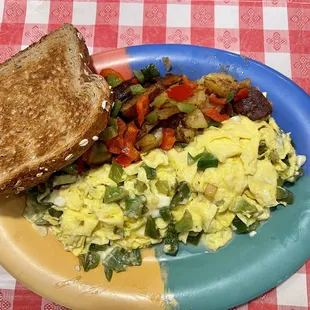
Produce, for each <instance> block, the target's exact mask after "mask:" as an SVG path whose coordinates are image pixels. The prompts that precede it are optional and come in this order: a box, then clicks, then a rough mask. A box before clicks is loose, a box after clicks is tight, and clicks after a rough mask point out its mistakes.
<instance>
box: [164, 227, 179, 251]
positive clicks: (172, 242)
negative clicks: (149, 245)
mask: <svg viewBox="0 0 310 310" xmlns="http://www.w3.org/2000/svg"><path fill="white" fill-rule="evenodd" d="M178 250H179V240H178V233H177V232H176V230H175V227H174V225H173V224H169V226H168V229H167V235H166V237H165V240H164V252H165V253H166V254H167V255H173V256H175V255H176V254H177V253H178Z"/></svg>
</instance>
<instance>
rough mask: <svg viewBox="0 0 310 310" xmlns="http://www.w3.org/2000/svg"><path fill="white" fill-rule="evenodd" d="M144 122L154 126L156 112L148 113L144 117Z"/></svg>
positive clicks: (156, 117)
mask: <svg viewBox="0 0 310 310" xmlns="http://www.w3.org/2000/svg"><path fill="white" fill-rule="evenodd" d="M145 120H146V121H147V122H148V123H149V124H155V123H156V122H157V121H158V114H157V111H155V110H154V111H152V112H150V113H149V114H148V115H147V116H146V117H145Z"/></svg>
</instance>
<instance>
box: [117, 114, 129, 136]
mask: <svg viewBox="0 0 310 310" xmlns="http://www.w3.org/2000/svg"><path fill="white" fill-rule="evenodd" d="M116 121H117V127H118V131H117V132H118V134H119V135H123V134H124V132H125V131H126V129H127V125H126V123H125V122H124V121H123V120H122V119H121V118H119V117H118V118H117V119H116Z"/></svg>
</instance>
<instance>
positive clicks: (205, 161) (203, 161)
mask: <svg viewBox="0 0 310 310" xmlns="http://www.w3.org/2000/svg"><path fill="white" fill-rule="evenodd" d="M197 156H198V155H197ZM217 166H218V159H217V158H216V157H215V156H214V155H212V154H211V153H207V152H205V153H204V155H203V156H202V157H201V158H200V159H199V160H198V162H197V168H198V170H199V171H205V170H206V169H207V168H213V167H214V168H216V167H217Z"/></svg>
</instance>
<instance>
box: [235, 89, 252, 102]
mask: <svg viewBox="0 0 310 310" xmlns="http://www.w3.org/2000/svg"><path fill="white" fill-rule="evenodd" d="M248 96H249V90H248V89H247V88H242V89H240V90H239V91H238V93H237V94H236V95H235V98H234V101H235V102H237V101H240V100H242V99H245V98H247V97H248Z"/></svg>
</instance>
